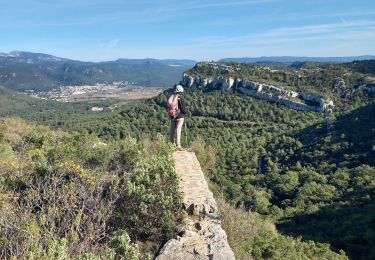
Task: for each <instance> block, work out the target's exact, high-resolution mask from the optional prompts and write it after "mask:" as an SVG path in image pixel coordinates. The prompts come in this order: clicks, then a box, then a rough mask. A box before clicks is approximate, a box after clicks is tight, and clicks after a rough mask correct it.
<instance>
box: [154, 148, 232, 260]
mask: <svg viewBox="0 0 375 260" xmlns="http://www.w3.org/2000/svg"><path fill="white" fill-rule="evenodd" d="M173 159H174V162H175V168H176V171H177V173H178V174H179V176H180V190H181V191H182V193H183V196H184V199H183V202H184V207H185V209H186V211H187V213H188V214H189V217H188V218H186V219H185V223H184V228H183V231H182V232H181V233H180V234H179V235H178V236H177V237H176V238H174V239H171V240H169V241H168V242H167V243H166V244H165V245H164V247H163V248H162V249H161V251H160V254H159V255H158V256H157V257H156V259H157V260H171V259H173V260H189V259H191V260H193V259H199V260H203V259H210V260H211V259H212V260H229V259H235V257H234V254H233V251H232V250H231V248H230V247H229V244H228V242H227V236H226V234H225V231H224V230H223V229H222V228H221V217H220V215H219V214H218V212H217V206H216V202H215V199H214V198H213V195H212V192H211V191H210V190H209V188H208V185H207V182H206V180H205V178H204V175H203V172H202V170H201V168H200V165H199V162H198V160H197V158H196V156H195V154H194V153H191V152H175V153H174V154H173Z"/></svg>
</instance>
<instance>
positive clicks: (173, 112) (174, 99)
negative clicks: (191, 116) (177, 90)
mask: <svg viewBox="0 0 375 260" xmlns="http://www.w3.org/2000/svg"><path fill="white" fill-rule="evenodd" d="M167 111H168V115H169V117H170V118H171V119H175V118H176V117H178V116H179V115H180V113H181V112H180V109H179V108H178V95H177V94H176V95H171V96H170V97H169V99H168V107H167Z"/></svg>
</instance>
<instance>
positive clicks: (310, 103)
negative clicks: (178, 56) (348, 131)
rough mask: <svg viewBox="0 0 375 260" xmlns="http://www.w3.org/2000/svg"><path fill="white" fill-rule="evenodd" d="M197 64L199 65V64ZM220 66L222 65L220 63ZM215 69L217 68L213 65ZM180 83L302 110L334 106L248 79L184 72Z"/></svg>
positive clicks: (302, 94) (328, 109)
mask: <svg viewBox="0 0 375 260" xmlns="http://www.w3.org/2000/svg"><path fill="white" fill-rule="evenodd" d="M210 65H211V64H210ZM216 65H217V64H215V63H212V66H216ZM197 66H199V64H198V65H197ZM217 66H218V65H217ZM220 66H224V65H221V64H220ZM215 69H217V68H216V67H215ZM221 69H222V70H225V71H228V70H231V69H232V70H235V69H236V68H231V67H230V66H225V67H223V68H221ZM180 84H181V85H183V86H184V87H187V88H191V87H198V88H203V89H220V90H222V91H235V92H239V93H243V94H246V95H249V96H253V97H256V98H259V99H264V100H267V101H271V102H275V103H278V104H282V105H285V106H288V107H290V108H292V109H296V110H302V111H316V112H328V113H331V112H332V110H333V108H334V104H333V101H332V100H329V99H324V98H323V97H322V96H319V95H316V94H312V93H298V92H295V91H291V90H286V89H283V88H281V87H277V86H274V85H270V84H266V83H260V82H256V81H252V80H248V79H241V78H233V77H224V76H215V77H207V76H205V75H199V74H198V75H190V74H188V73H184V74H183V77H182V80H181V82H180Z"/></svg>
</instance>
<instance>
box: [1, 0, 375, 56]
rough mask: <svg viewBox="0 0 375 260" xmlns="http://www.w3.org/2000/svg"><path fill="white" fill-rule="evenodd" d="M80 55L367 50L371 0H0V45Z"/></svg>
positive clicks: (373, 34)
mask: <svg viewBox="0 0 375 260" xmlns="http://www.w3.org/2000/svg"><path fill="white" fill-rule="evenodd" d="M13 50H19V51H30V52H40V53H47V54H52V55H55V56H58V57H64V58H71V59H76V60H83V61H107V60H115V59H118V58H159V59H166V58H177V59H182V58H183V59H194V60H197V61H202V60H217V59H221V58H228V57H259V56H314V57H316V56H323V57H329V56H356V55H367V54H368V55H374V54H375V1H374V0H324V1H323V0H232V1H222V0H216V1H214V0H183V1H177V0H133V1H128V0H14V1H13V0H7V1H5V0H0V52H10V51H13Z"/></svg>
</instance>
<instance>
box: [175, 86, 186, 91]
mask: <svg viewBox="0 0 375 260" xmlns="http://www.w3.org/2000/svg"><path fill="white" fill-rule="evenodd" d="M176 92H177V93H182V92H184V88H183V87H182V86H181V85H177V86H176Z"/></svg>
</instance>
